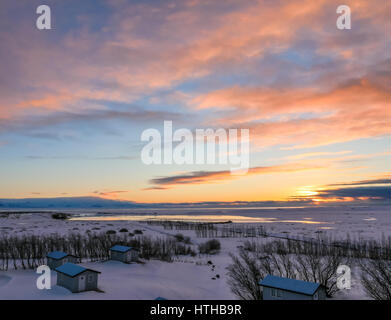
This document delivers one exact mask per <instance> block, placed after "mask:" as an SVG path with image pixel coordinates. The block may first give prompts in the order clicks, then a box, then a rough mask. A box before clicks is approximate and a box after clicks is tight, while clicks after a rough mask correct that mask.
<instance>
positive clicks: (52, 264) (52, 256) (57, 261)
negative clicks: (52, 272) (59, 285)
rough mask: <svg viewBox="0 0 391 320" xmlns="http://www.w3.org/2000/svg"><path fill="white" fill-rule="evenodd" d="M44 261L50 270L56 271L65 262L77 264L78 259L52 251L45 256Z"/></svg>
mask: <svg viewBox="0 0 391 320" xmlns="http://www.w3.org/2000/svg"><path fill="white" fill-rule="evenodd" d="M46 260H47V263H46V264H47V265H48V267H49V268H50V269H56V268H57V267H59V266H61V265H63V264H64V263H66V262H77V260H78V257H76V256H74V255H72V254H68V253H65V252H62V251H52V252H49V253H48V254H47V255H46Z"/></svg>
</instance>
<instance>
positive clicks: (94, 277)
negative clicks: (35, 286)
mask: <svg viewBox="0 0 391 320" xmlns="http://www.w3.org/2000/svg"><path fill="white" fill-rule="evenodd" d="M82 276H83V277H85V278H86V286H85V290H84V291H90V290H96V289H97V288H98V273H96V272H92V271H85V272H83V273H81V274H79V275H77V276H76V277H73V278H72V277H69V276H67V275H65V274H63V273H60V272H57V285H58V286H61V287H64V288H67V289H68V290H69V291H71V292H73V293H76V292H80V290H79V281H80V277H82Z"/></svg>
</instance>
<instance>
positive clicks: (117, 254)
mask: <svg viewBox="0 0 391 320" xmlns="http://www.w3.org/2000/svg"><path fill="white" fill-rule="evenodd" d="M110 258H111V260H117V261H121V262H124V263H130V262H132V261H137V260H138V250H137V249H136V248H133V247H127V246H120V245H115V246H114V247H112V248H110Z"/></svg>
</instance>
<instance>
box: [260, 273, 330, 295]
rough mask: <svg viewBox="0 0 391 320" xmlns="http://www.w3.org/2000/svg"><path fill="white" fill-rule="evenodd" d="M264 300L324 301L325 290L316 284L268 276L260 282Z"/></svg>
mask: <svg viewBox="0 0 391 320" xmlns="http://www.w3.org/2000/svg"><path fill="white" fill-rule="evenodd" d="M259 284H260V286H261V287H262V292H263V300H324V299H326V291H325V288H324V287H323V286H322V285H321V284H319V283H315V282H307V281H302V280H295V279H289V278H282V277H276V276H271V275H268V276H266V277H265V278H264V279H263V280H262V281H260V282H259Z"/></svg>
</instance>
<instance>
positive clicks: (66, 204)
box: [0, 197, 308, 210]
mask: <svg viewBox="0 0 391 320" xmlns="http://www.w3.org/2000/svg"><path fill="white" fill-rule="evenodd" d="M305 205H308V203H307V202H304V201H300V202H297V201H295V202H291V201H288V202H276V201H263V202H245V201H244V202H242V201H240V202H199V203H152V204H151V203H137V202H133V201H125V200H110V199H104V198H100V197H62V198H26V199H0V210H1V209H3V210H4V209H12V208H14V209H15V208H19V209H22V208H23V209H88V208H90V209H94V208H101V209H102V208H105V209H132V208H173V207H177V208H178V207H179V208H181V207H183V208H185V207H187V208H189V207H195V208H211V207H238V208H239V207H287V206H305Z"/></svg>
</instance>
